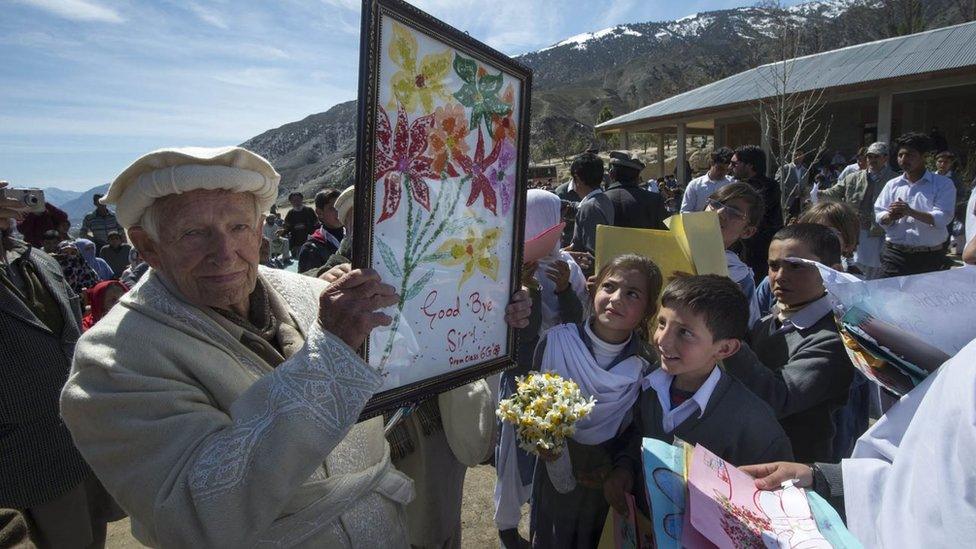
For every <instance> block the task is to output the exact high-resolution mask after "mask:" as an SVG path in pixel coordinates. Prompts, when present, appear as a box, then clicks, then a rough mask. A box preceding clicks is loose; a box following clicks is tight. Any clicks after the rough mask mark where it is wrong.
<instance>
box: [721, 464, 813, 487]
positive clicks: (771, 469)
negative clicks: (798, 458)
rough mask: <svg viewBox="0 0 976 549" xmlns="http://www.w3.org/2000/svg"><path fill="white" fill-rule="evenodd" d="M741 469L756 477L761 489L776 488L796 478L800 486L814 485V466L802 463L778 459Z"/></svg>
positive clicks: (757, 484)
mask: <svg viewBox="0 0 976 549" xmlns="http://www.w3.org/2000/svg"><path fill="white" fill-rule="evenodd" d="M739 470H741V471H742V472H743V473H745V474H747V475H749V476H751V477H752V478H754V479H756V488H758V489H760V490H776V489H778V488H779V487H780V486H782V485H783V483H784V482H786V481H788V480H796V486H797V487H798V488H809V487H810V486H813V468H812V467H810V466H809V465H804V464H802V463H790V462H788V461H777V462H775V463H760V464H759V465H743V466H742V467H739Z"/></svg>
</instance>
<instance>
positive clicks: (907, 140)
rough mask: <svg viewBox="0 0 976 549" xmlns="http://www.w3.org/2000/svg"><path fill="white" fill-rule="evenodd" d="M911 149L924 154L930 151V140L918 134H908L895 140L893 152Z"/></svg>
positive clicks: (922, 134)
mask: <svg viewBox="0 0 976 549" xmlns="http://www.w3.org/2000/svg"><path fill="white" fill-rule="evenodd" d="M901 149H912V150H915V151H918V152H920V153H921V154H925V153H927V152H929V151H931V150H932V138H931V137H929V136H927V135H925V134H924V133H919V132H908V133H906V134H902V135H901V136H900V137H898V139H895V150H896V151H898V150H901Z"/></svg>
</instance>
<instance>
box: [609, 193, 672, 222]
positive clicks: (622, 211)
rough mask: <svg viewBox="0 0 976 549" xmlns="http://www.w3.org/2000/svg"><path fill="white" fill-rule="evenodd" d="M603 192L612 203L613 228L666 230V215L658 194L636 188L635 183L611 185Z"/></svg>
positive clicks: (662, 201)
mask: <svg viewBox="0 0 976 549" xmlns="http://www.w3.org/2000/svg"><path fill="white" fill-rule="evenodd" d="M604 192H605V193H606V195H607V197H608V198H609V199H610V202H612V203H613V224H614V226H615V227H634V228H638V229H667V226H665V224H664V220H665V218H667V216H668V214H667V211H666V210H665V208H664V200H663V199H662V198H661V195H660V194H658V193H652V192H651V191H649V190H647V189H644V188H641V187H638V186H637V182H636V181H635V182H632V183H620V182H614V183H611V184H610V185H608V186H607V189H606V191H604Z"/></svg>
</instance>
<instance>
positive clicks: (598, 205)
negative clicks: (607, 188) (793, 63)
mask: <svg viewBox="0 0 976 549" xmlns="http://www.w3.org/2000/svg"><path fill="white" fill-rule="evenodd" d="M570 174H571V175H572V176H573V187H574V189H575V191H576V193H577V194H578V195H579V196H580V197H581V199H580V202H579V206H578V207H577V209H576V224H575V227H574V228H573V239H572V241H571V242H570V245H569V250H568V251H569V252H570V253H571V254H573V258H574V259H576V262H577V263H578V264H579V266H580V267H581V268H582V269H583V271H584V272H586V273H587V274H592V273H591V271H592V269H593V265H592V263H593V259H592V254H594V253H595V250H596V226H597V225H613V217H614V215H613V203H612V202H611V201H610V198H608V197H607V195H606V194H604V193H603V190H602V189H600V183H601V182H602V181H603V160H602V159H601V158H600V157H599V156H597V155H596V154H594V153H592V152H585V153H583V154H581V155H579V156H577V157H576V158H575V159H574V160H573V164H572V165H571V166H570Z"/></svg>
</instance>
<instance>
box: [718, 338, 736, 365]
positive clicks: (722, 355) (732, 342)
mask: <svg viewBox="0 0 976 549" xmlns="http://www.w3.org/2000/svg"><path fill="white" fill-rule="evenodd" d="M717 344H718V350H717V351H716V353H715V360H716V361H719V360H725V359H727V358H729V357H730V356H732V355H734V354H735V353H738V352H739V347H741V346H742V342H741V341H740V340H739V339H737V338H734V337H731V338H728V339H722V340H719V341H718V342H717Z"/></svg>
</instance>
